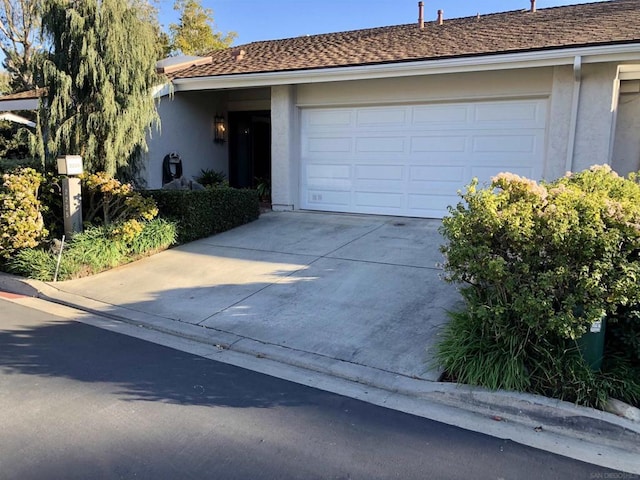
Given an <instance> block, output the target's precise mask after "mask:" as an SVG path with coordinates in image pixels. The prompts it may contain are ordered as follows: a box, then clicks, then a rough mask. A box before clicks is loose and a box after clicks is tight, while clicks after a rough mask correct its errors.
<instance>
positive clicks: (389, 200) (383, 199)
mask: <svg viewBox="0 0 640 480" xmlns="http://www.w3.org/2000/svg"><path fill="white" fill-rule="evenodd" d="M354 198H355V206H356V207H360V208H363V209H367V208H377V209H381V208H382V209H387V211H388V210H398V211H399V210H401V209H402V206H403V205H402V204H403V199H404V194H403V193H388V192H387V193H380V192H355V195H354Z"/></svg>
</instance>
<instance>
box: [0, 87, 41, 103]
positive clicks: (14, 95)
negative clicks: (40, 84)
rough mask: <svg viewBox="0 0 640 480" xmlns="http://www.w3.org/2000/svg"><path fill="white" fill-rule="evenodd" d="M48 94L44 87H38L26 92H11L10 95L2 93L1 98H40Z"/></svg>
mask: <svg viewBox="0 0 640 480" xmlns="http://www.w3.org/2000/svg"><path fill="white" fill-rule="evenodd" d="M45 94H46V90H45V89H44V88H36V89H35V90H27V91H26V92H19V93H10V94H9V95H0V100H29V99H32V98H40V97H42V96H44V95H45Z"/></svg>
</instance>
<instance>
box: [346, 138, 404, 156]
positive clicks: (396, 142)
mask: <svg viewBox="0 0 640 480" xmlns="http://www.w3.org/2000/svg"><path fill="white" fill-rule="evenodd" d="M406 141H407V139H406V138H405V137H384V136H382V137H360V138H358V139H356V152H357V153H367V154H371V153H375V154H385V153H404V150H405V144H406Z"/></svg>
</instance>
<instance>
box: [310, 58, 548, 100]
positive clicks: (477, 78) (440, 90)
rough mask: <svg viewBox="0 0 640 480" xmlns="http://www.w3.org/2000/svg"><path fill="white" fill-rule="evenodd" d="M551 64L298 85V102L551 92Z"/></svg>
mask: <svg viewBox="0 0 640 480" xmlns="http://www.w3.org/2000/svg"><path fill="white" fill-rule="evenodd" d="M552 82H553V69H552V68H537V69H531V70H527V71H526V72H523V71H515V70H505V71H500V72H477V73H461V74H449V75H432V76H421V77H406V78H397V79H380V80H359V81H350V82H339V83H338V82H336V83H319V84H307V85H300V86H299V87H298V96H297V105H298V106H300V107H305V106H330V105H341V106H349V105H360V104H378V103H412V102H432V101H447V100H454V101H460V100H477V99H483V98H504V97H526V96H534V97H539V96H548V95H549V94H550V93H551V88H552Z"/></svg>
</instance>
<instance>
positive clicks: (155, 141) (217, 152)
mask: <svg viewBox="0 0 640 480" xmlns="http://www.w3.org/2000/svg"><path fill="white" fill-rule="evenodd" d="M223 100H224V97H223V96H222V95H220V94H219V95H215V94H212V93H207V92H177V93H176V94H175V95H174V96H173V97H163V98H162V99H161V100H160V105H158V113H159V114H160V119H161V122H162V125H161V131H160V132H154V133H153V135H152V137H151V138H150V139H149V152H148V154H147V169H146V179H147V188H160V187H162V160H163V159H164V157H165V155H167V154H168V153H170V152H178V153H179V155H180V157H181V158H182V167H183V175H184V176H185V177H186V178H188V179H193V177H196V176H198V175H199V173H200V170H202V169H213V170H216V171H219V170H222V171H224V172H225V173H226V172H227V164H228V159H227V150H226V145H222V144H216V143H214V142H213V118H214V116H215V115H216V112H222V109H223V106H224V102H223Z"/></svg>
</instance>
